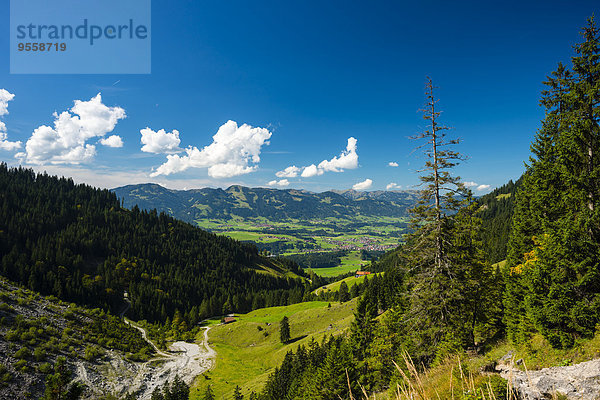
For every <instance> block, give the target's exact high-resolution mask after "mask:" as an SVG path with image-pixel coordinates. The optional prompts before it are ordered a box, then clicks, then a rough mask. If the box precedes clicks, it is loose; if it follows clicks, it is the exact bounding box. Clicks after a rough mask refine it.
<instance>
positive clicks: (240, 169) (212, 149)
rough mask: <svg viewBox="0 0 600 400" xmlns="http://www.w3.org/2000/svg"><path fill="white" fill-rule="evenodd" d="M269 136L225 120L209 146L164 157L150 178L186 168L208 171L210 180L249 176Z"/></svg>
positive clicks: (262, 131) (269, 134)
mask: <svg viewBox="0 0 600 400" xmlns="http://www.w3.org/2000/svg"><path fill="white" fill-rule="evenodd" d="M159 132H160V131H159ZM174 132H176V131H173V133H174ZM271 135H272V133H271V132H269V130H267V129H265V128H258V127H257V128H254V127H252V126H250V125H247V124H243V125H242V126H239V127H238V124H237V123H236V122H235V121H227V122H226V123H225V124H223V125H222V126H221V127H220V128H219V130H218V131H217V133H216V134H215V135H214V136H213V142H212V143H211V144H209V145H208V146H205V147H203V148H202V149H198V148H197V147H195V146H193V147H192V146H189V147H188V148H186V149H185V153H186V154H185V155H179V154H169V155H167V161H166V162H165V163H164V164H162V165H160V166H159V167H158V168H156V170H154V172H152V173H151V174H150V176H152V177H156V176H159V175H170V174H173V173H176V172H182V171H185V170H187V169H189V168H208V175H209V176H210V177H212V178H229V177H233V176H237V175H243V174H248V173H250V172H253V171H256V169H257V168H258V163H259V162H260V152H261V148H262V146H263V145H265V144H266V145H268V144H269V141H268V140H269V139H270V138H271Z"/></svg>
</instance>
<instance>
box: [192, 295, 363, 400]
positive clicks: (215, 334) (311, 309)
mask: <svg viewBox="0 0 600 400" xmlns="http://www.w3.org/2000/svg"><path fill="white" fill-rule="evenodd" d="M328 304H329V303H326V302H317V301H313V302H306V303H299V304H294V305H291V306H282V307H270V308H263V309H259V310H255V311H252V312H250V313H248V314H244V315H236V319H237V321H236V322H234V323H231V324H227V325H217V326H214V327H213V328H212V329H211V331H210V332H209V339H210V342H211V346H212V347H213V348H214V349H215V350H216V352H217V360H216V365H215V367H214V369H213V370H211V371H210V372H209V373H207V374H205V375H204V376H200V377H198V378H197V379H196V383H195V384H194V387H193V388H192V391H191V397H190V398H191V399H201V398H202V394H203V393H204V390H205V388H206V385H209V384H210V385H211V386H212V388H213V389H214V391H215V394H216V398H218V399H230V398H232V393H233V389H234V388H235V386H236V385H239V386H240V387H242V393H243V394H244V395H246V396H247V395H248V394H249V393H250V392H251V391H252V390H254V391H257V392H258V391H259V390H260V389H262V386H263V385H264V383H265V381H266V379H267V377H268V375H269V374H270V373H271V372H272V370H273V369H274V368H275V367H276V366H278V365H279V364H281V361H282V360H283V358H284V356H285V354H286V353H287V352H288V351H289V350H292V349H296V347H297V346H298V345H300V344H303V345H305V346H306V345H307V344H308V343H309V342H310V341H311V339H313V338H314V339H315V340H317V341H320V340H321V339H322V338H323V337H324V336H325V335H337V334H340V333H341V332H343V331H344V330H346V329H347V328H348V327H349V326H350V323H351V322H352V320H353V313H354V308H355V306H356V299H355V300H352V301H349V302H347V303H343V304H339V303H331V307H328ZM284 316H287V317H288V318H289V322H290V330H291V336H292V343H290V344H287V345H284V344H282V343H280V341H279V322H280V321H281V319H282V318H283V317H284ZM213 323H214V321H213Z"/></svg>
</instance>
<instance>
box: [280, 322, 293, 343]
mask: <svg viewBox="0 0 600 400" xmlns="http://www.w3.org/2000/svg"><path fill="white" fill-rule="evenodd" d="M279 339H280V340H281V343H287V342H289V341H290V321H289V320H288V317H287V316H284V317H283V318H282V319H281V323H280V325H279Z"/></svg>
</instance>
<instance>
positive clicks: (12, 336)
mask: <svg viewBox="0 0 600 400" xmlns="http://www.w3.org/2000/svg"><path fill="white" fill-rule="evenodd" d="M5 337H6V340H8V341H9V342H17V341H18V340H19V338H20V335H19V332H17V331H13V330H10V331H8V332H6V336H5Z"/></svg>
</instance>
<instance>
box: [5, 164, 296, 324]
mask: <svg viewBox="0 0 600 400" xmlns="http://www.w3.org/2000/svg"><path fill="white" fill-rule="evenodd" d="M0 187H1V188H2V190H1V191H0V259H1V263H0V268H1V271H0V273H1V274H2V275H3V276H5V277H7V278H9V279H11V280H13V281H15V282H18V283H21V284H23V285H25V286H26V287H28V288H29V289H32V290H35V291H37V292H40V293H42V294H46V295H55V296H57V297H58V298H61V299H64V300H67V301H72V302H77V303H80V304H85V305H89V306H91V307H102V308H104V309H106V310H111V311H112V312H113V313H117V312H118V311H120V310H121V309H122V308H123V306H124V304H125V303H124V298H123V296H124V292H127V293H128V297H129V299H130V301H131V311H130V312H131V314H130V315H131V316H132V317H133V318H135V319H147V320H149V321H151V322H164V321H165V320H166V319H167V317H169V318H173V315H174V313H175V311H176V310H178V311H179V312H180V313H181V314H182V315H183V316H184V319H185V320H186V321H187V324H188V326H193V325H195V324H196V323H197V322H198V321H200V320H201V319H203V318H206V317H209V316H212V315H221V314H223V313H224V312H225V313H226V312H232V311H238V312H241V311H249V310H250V309H251V308H252V307H253V306H254V307H255V308H258V307H265V306H273V305H280V304H288V303H294V302H299V301H301V300H302V298H303V294H304V290H305V287H304V283H303V281H302V280H301V278H300V276H296V278H285V277H283V275H284V273H285V272H287V271H289V270H288V268H291V270H292V272H294V273H296V274H302V272H301V270H300V269H299V268H298V267H297V265H296V264H294V263H289V262H288V263H285V267H284V266H283V264H275V261H273V260H269V259H265V258H262V257H260V256H259V255H258V252H257V250H256V247H254V246H253V245H250V244H243V243H239V242H236V241H234V240H232V239H229V238H226V237H224V236H217V235H214V234H210V233H207V232H205V231H202V230H200V229H198V228H196V227H193V226H191V225H189V224H187V223H184V222H181V221H178V220H176V219H174V218H172V217H169V216H166V215H164V214H158V213H156V211H140V210H139V209H138V208H137V207H134V208H133V209H132V210H127V209H124V208H122V207H121V205H120V204H119V200H118V199H117V197H116V196H115V195H114V194H113V193H111V192H110V191H108V190H99V189H94V188H91V187H89V186H86V185H76V184H74V183H73V181H72V180H70V179H64V178H60V179H59V178H56V177H52V176H48V175H46V174H36V173H34V172H33V171H32V170H28V169H22V168H18V169H14V168H10V169H9V168H8V167H7V166H6V164H2V165H0ZM261 264H262V265H270V266H271V267H272V268H273V269H274V270H280V271H281V272H282V274H281V275H279V276H278V275H274V274H267V273H259V272H258V270H259V269H260V267H259V265H261Z"/></svg>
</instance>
